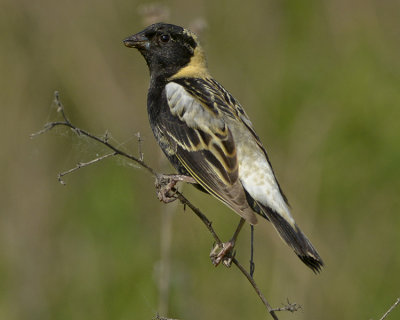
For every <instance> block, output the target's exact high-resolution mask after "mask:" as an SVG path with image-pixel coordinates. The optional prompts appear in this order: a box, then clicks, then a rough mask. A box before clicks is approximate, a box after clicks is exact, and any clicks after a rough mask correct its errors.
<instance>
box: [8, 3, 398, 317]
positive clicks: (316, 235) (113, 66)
mask: <svg viewBox="0 0 400 320" xmlns="http://www.w3.org/2000/svg"><path fill="white" fill-rule="evenodd" d="M145 4H146V3H144V2H135V1H122V0H116V1H92V0H88V1H76V0H73V1H63V2H62V1H61V2H60V1H49V0H41V1H26V0H2V1H1V3H0V8H1V10H0V34H1V46H0V72H1V77H0V86H1V90H0V104H1V111H2V117H1V118H2V125H1V129H0V130H1V144H2V156H1V158H0V161H1V166H0V176H1V184H0V186H1V189H0V210H1V211H0V214H1V216H0V218H1V219H0V319H8V320H15V319H40V320H45V319H74V320H79V319H99V320H101V319H151V318H152V317H153V316H154V315H155V313H156V312H157V311H158V310H159V307H158V306H159V294H158V286H159V282H158V275H159V270H160V256H161V254H160V242H161V234H162V232H163V231H162V227H161V224H162V221H164V220H165V219H164V215H165V214H166V213H165V211H166V208H165V206H164V205H162V204H159V203H158V201H157V199H156V197H155V193H154V184H153V180H152V178H150V176H149V175H148V174H146V173H145V172H144V171H143V170H140V169H137V168H135V167H132V166H131V165H130V163H128V162H126V161H125V160H117V159H107V160H105V161H104V162H102V163H100V164H97V165H93V166H91V167H89V168H84V169H82V170H80V171H78V172H76V173H75V174H73V175H71V176H68V177H66V179H65V180H66V182H67V186H66V187H64V186H62V185H60V184H59V183H58V182H57V179H56V176H57V173H58V172H60V171H63V170H66V169H69V168H71V167H73V166H75V164H76V163H77V162H79V161H87V160H90V159H92V158H94V157H96V154H103V153H104V152H105V150H104V148H102V147H100V146H98V145H96V144H95V143H93V142H91V141H88V140H87V139H83V138H79V137H77V136H76V135H75V134H74V133H73V132H71V131H70V130H67V129H60V130H55V131H52V132H50V133H47V134H45V135H43V136H39V137H37V138H35V139H33V140H31V139H29V134H30V133H32V132H35V131H37V130H39V129H40V128H41V127H42V125H43V124H44V123H45V122H46V121H51V120H55V119H57V117H58V116H57V114H56V111H55V108H54V106H53V107H52V106H51V102H52V94H53V91H54V90H59V91H60V94H61V99H62V100H63V102H64V104H65V105H66V111H67V113H68V115H69V116H70V118H71V119H72V120H73V121H74V123H76V124H77V125H78V126H80V127H83V128H85V129H88V130H90V131H91V132H93V133H96V134H99V135H100V134H103V133H104V132H105V131H106V130H109V131H110V132H111V134H112V136H113V140H112V141H113V142H114V143H116V144H122V146H123V147H124V148H126V150H128V151H130V152H132V153H136V152H137V145H136V138H135V133H136V132H138V131H140V132H141V134H142V136H143V137H144V144H143V150H144V155H145V160H146V161H148V163H149V164H151V165H152V166H153V167H155V168H156V169H158V170H160V171H164V172H169V171H171V168H170V167H169V166H168V165H167V164H166V163H165V162H164V161H163V160H162V156H161V154H160V152H159V151H158V148H157V146H156V144H155V142H154V141H153V137H152V134H151V131H150V130H149V126H148V123H147V114H146V107H145V105H146V90H147V87H148V71H147V67H146V65H145V62H144V60H143V59H142V57H141V56H140V55H139V54H138V53H137V52H136V51H135V50H129V49H127V48H125V47H124V46H123V45H122V42H121V41H122V39H123V38H124V37H126V36H128V35H130V34H132V33H135V32H137V31H139V30H141V29H142V27H143V5H145ZM164 5H165V6H166V7H167V8H168V11H169V16H170V18H169V19H167V20H168V21H167V22H172V23H175V24H180V25H185V26H188V25H190V24H191V23H193V21H195V20H196V19H198V18H201V19H203V20H204V21H205V22H206V23H207V28H206V29H205V30H204V31H203V32H202V39H203V43H204V46H205V49H206V52H207V55H208V60H209V66H210V69H211V72H212V74H213V75H214V76H215V78H216V79H217V80H219V81H220V82H221V83H223V85H224V86H225V87H226V88H227V89H229V90H230V91H231V92H232V93H233V94H234V96H235V97H237V98H238V99H239V100H240V101H241V103H242V105H243V106H244V107H245V108H246V110H247V112H248V114H249V116H250V118H251V119H252V120H253V123H254V126H255V127H256V129H257V131H258V134H259V135H260V137H261V139H262V141H263V142H264V144H265V145H266V147H267V149H268V150H269V153H270V157H271V161H272V163H273V165H274V168H275V171H276V173H277V175H278V178H279V179H280V182H281V185H282V187H283V189H284V190H285V192H286V194H287V196H288V198H289V200H290V202H291V204H292V208H293V214H294V216H295V217H296V219H297V221H298V223H299V225H300V226H301V227H302V229H303V230H304V232H305V233H306V234H307V235H309V237H310V239H311V240H312V241H313V243H314V244H315V246H316V247H317V248H318V250H319V252H320V254H321V256H322V257H323V258H324V260H325V262H326V268H325V269H324V270H323V271H322V273H321V275H319V276H315V275H313V274H312V273H311V272H310V271H309V270H308V269H307V268H306V267H305V266H304V265H303V264H302V263H301V262H300V261H299V260H298V259H297V258H296V257H295V255H294V254H293V253H292V252H291V250H290V249H288V248H287V247H286V246H285V245H284V244H283V243H282V242H281V241H280V239H279V238H278V236H277V234H276V233H275V231H274V230H273V229H272V228H271V226H270V225H269V224H267V223H264V222H263V223H261V224H260V225H259V226H258V227H257V228H256V243H255V246H256V247H255V250H256V251H255V254H256V274H255V278H256V281H257V282H258V284H259V286H260V288H261V290H262V291H263V292H264V293H265V295H266V296H267V298H268V299H269V301H270V302H271V304H273V305H274V306H280V304H281V303H283V302H285V301H286V298H289V300H290V301H295V302H297V303H299V304H301V305H302V306H303V309H302V310H301V311H300V312H297V313H296V314H295V315H292V314H280V319H294V318H295V319H370V318H374V319H377V318H378V316H380V315H382V314H383V312H384V311H385V310H386V309H387V308H388V306H389V305H390V304H391V303H392V302H393V301H394V300H395V298H396V297H397V296H398V295H399V287H400V279H399V273H398V271H399V269H400V232H399V231H400V214H399V209H400V208H399V191H400V165H399V164H400V125H399V119H400V89H399V88H400V59H399V57H400V41H399V30H400V20H399V18H398V17H399V12H400V2H399V1H395V0H389V1H378V0H370V1H351V2H349V1H336V0H326V1H306V2H304V1H264V0H258V1H257V0H254V1H236V0H233V1H223V2H215V1H201V0H200V1H196V2H190V1H173V2H170V3H168V4H167V3H165V4H164ZM140 7H142V9H140ZM184 192H185V194H186V195H187V196H188V197H189V198H190V199H191V200H192V201H193V202H194V203H195V204H196V205H198V206H200V208H201V209H202V210H204V212H206V213H207V215H208V217H209V218H210V219H211V220H212V221H213V222H214V226H215V228H216V229H217V230H219V232H220V233H221V234H222V235H223V236H224V238H225V239H228V237H229V236H230V235H231V233H232V232H233V229H234V228H235V225H236V223H237V221H238V218H237V217H236V216H235V215H234V214H233V213H232V212H230V210H228V209H227V208H225V207H224V206H223V205H222V204H220V203H219V202H218V201H217V200H215V199H213V198H211V197H207V196H206V195H203V194H200V193H199V192H198V191H196V190H195V189H194V188H191V187H189V186H188V187H185V188H184ZM172 206H174V205H172ZM171 228H172V229H171V230H172V240H171V243H170V246H171V253H170V265H169V266H170V282H171V283H170V295H169V302H168V306H169V312H168V315H169V316H170V317H173V318H179V319H260V318H265V317H266V315H265V310H264V307H263V306H262V304H261V302H260V301H259V300H258V298H257V296H256V295H255V294H254V292H253V291H252V288H251V287H250V285H249V284H248V282H247V281H246V280H245V279H244V278H243V277H242V276H241V275H240V273H239V272H238V271H237V270H236V269H235V268H232V269H230V270H227V269H226V268H224V267H219V268H217V269H214V267H212V265H211V263H210V261H209V259H208V253H209V250H210V248H211V245H212V240H211V238H210V236H209V234H208V233H207V231H206V229H205V228H204V226H203V225H201V223H200V222H199V221H198V219H197V218H196V217H195V216H194V215H193V214H191V213H190V212H189V211H186V212H184V211H183V208H182V207H181V206H177V207H176V210H175V212H174V213H173V214H172V226H171ZM237 252H238V253H237V257H238V259H239V260H240V261H242V262H243V263H244V264H247V261H248V259H249V228H248V227H246V228H245V229H244V232H243V234H241V236H240V241H239V244H238V248H237ZM399 312H400V311H399V310H395V311H394V312H393V316H392V319H396V317H398V314H399ZM164 315H165V314H164ZM165 316H166V315H165Z"/></svg>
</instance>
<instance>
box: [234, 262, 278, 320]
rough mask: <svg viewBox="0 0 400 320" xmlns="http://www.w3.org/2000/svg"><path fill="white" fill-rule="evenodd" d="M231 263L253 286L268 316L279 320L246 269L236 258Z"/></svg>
mask: <svg viewBox="0 0 400 320" xmlns="http://www.w3.org/2000/svg"><path fill="white" fill-rule="evenodd" d="M232 262H233V263H234V264H235V266H236V267H238V269H239V270H240V272H242V273H243V274H244V275H245V277H246V278H247V280H249V282H250V284H251V285H252V286H253V288H254V290H255V291H256V293H257V295H258V296H259V298H260V299H261V301H262V303H263V304H264V305H265V307H266V308H267V310H268V312H269V314H270V315H271V317H272V318H274V319H275V320H279V319H278V317H277V316H276V313H275V311H274V309H273V308H272V307H271V305H270V304H269V303H268V301H267V299H265V297H264V295H263V294H262V292H261V291H260V289H259V288H258V286H257V284H256V282H255V281H254V279H253V278H252V277H251V275H250V273H248V272H247V271H246V269H245V268H244V267H243V266H242V265H241V264H240V263H239V261H237V260H236V258H233V259H232Z"/></svg>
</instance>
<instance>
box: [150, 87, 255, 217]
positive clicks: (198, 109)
mask: <svg viewBox="0 0 400 320" xmlns="http://www.w3.org/2000/svg"><path fill="white" fill-rule="evenodd" d="M188 88H190V89H188ZM194 91H195V93H194ZM207 92H208V90H207V88H205V87H204V86H201V85H199V86H198V87H197V90H196V87H193V85H188V84H187V83H186V85H185V83H184V82H181V83H178V82H175V81H174V82H169V83H168V84H167V85H166V87H165V98H166V102H167V104H168V108H167V110H166V112H165V114H162V116H160V117H159V121H158V124H157V125H158V126H159V129H160V130H161V131H162V132H163V133H164V134H165V135H166V137H167V139H168V140H169V141H170V144H171V145H173V146H174V148H175V153H176V157H177V158H178V160H179V161H180V162H181V163H182V165H183V166H184V167H185V168H186V170H187V171H188V172H189V173H190V174H191V175H192V176H193V178H194V179H195V180H196V181H197V182H198V183H199V184H200V185H201V186H202V187H203V188H204V189H206V190H207V191H208V192H209V193H210V194H212V195H214V196H215V197H217V198H218V199H220V200H221V201H222V202H224V203H225V204H227V205H228V206H229V207H231V208H232V209H233V210H234V211H236V212H237V213H238V214H239V215H240V216H242V217H243V218H245V219H246V220H247V221H249V222H250V223H252V224H255V223H257V218H256V216H255V214H254V212H253V211H252V210H251V208H250V207H249V205H248V203H247V200H246V194H245V191H244V189H243V186H242V185H241V183H240V181H239V179H238V176H239V175H238V161H237V155H236V147H235V142H234V140H233V136H232V133H231V131H230V130H229V128H228V126H227V125H226V123H225V121H224V117H223V116H224V115H223V114H222V112H221V105H220V104H219V103H218V105H216V104H215V103H217V102H216V101H214V100H215V99H214V98H213V97H214V96H213V95H212V94H211V93H210V94H207ZM222 108H224V106H222Z"/></svg>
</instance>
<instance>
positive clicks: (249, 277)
mask: <svg viewBox="0 0 400 320" xmlns="http://www.w3.org/2000/svg"><path fill="white" fill-rule="evenodd" d="M54 103H55V105H56V106H57V111H58V112H60V114H61V116H62V118H63V121H55V122H49V123H46V124H45V126H44V128H43V129H42V130H40V131H38V132H36V133H34V134H32V135H31V137H32V138H33V137H36V136H38V135H41V134H43V133H46V132H48V131H50V130H51V129H53V128H55V127H57V126H66V127H69V128H71V129H72V130H73V131H74V132H75V133H76V134H78V135H83V136H86V137H88V138H90V139H93V140H95V141H97V142H99V143H101V144H103V145H105V146H106V147H108V148H109V149H111V150H112V151H113V152H111V153H108V154H105V155H103V156H100V157H98V158H96V159H94V160H91V161H89V162H86V163H78V164H77V166H76V167H74V168H72V169H70V170H67V171H64V172H62V173H60V174H59V175H58V180H59V181H60V183H62V184H65V182H64V181H63V180H62V177H64V176H65V175H67V174H70V173H73V172H75V171H77V170H78V169H80V168H83V167H86V166H88V165H91V164H93V163H96V162H99V161H101V160H104V159H105V158H108V157H111V156H116V155H120V156H123V157H125V158H128V159H130V160H132V161H134V162H136V163H137V164H139V165H140V166H141V167H143V168H144V169H146V170H147V171H148V172H149V173H150V174H151V175H152V176H153V177H155V178H157V177H158V176H160V174H158V173H157V172H156V171H155V170H154V169H153V168H151V167H150V166H149V165H147V164H146V163H145V162H144V160H143V153H142V150H141V145H140V144H141V141H142V140H141V137H140V134H138V135H137V137H138V143H139V150H138V151H139V158H138V157H135V156H132V155H131V154H128V153H126V152H124V151H122V150H120V149H118V148H117V147H115V146H113V145H112V144H110V143H109V141H108V140H109V134H108V133H106V134H105V136H104V137H98V136H95V135H93V134H91V133H90V132H88V131H85V130H83V129H80V128H78V127H76V126H75V125H74V124H72V122H71V121H70V120H69V118H68V117H67V116H66V114H65V109H64V106H63V104H62V102H61V100H60V97H59V94H58V92H57V91H56V92H55V93H54ZM175 197H176V198H177V199H178V200H179V201H180V203H182V204H183V205H184V206H185V207H186V206H187V207H189V208H190V209H191V210H192V211H193V212H194V213H195V214H196V215H197V216H198V217H199V218H200V220H201V221H202V222H203V223H204V225H205V226H206V227H207V229H208V231H209V232H210V233H211V235H212V237H213V238H214V241H215V242H216V243H217V244H222V241H221V239H220V238H219V236H218V235H217V233H216V232H215V230H214V228H213V227H212V223H211V221H210V220H208V218H207V217H206V216H205V215H204V214H203V213H202V212H201V211H200V210H199V209H198V208H197V207H195V206H194V205H193V204H192V203H191V202H190V201H189V200H188V199H187V198H186V197H185V196H184V195H183V194H182V193H180V192H179V191H177V192H176V193H175ZM232 262H233V263H234V264H235V266H236V267H237V268H238V269H239V270H240V271H241V272H242V274H243V275H244V276H245V277H246V278H247V280H248V281H249V282H250V284H251V285H252V287H253V288H254V290H255V291H256V293H257V295H258V296H259V298H260V299H261V301H262V302H263V304H264V305H265V307H266V308H267V310H268V312H269V314H270V315H271V317H272V318H273V319H275V320H277V319H278V317H277V316H276V313H275V311H291V312H293V311H295V310H289V309H288V308H278V309H273V308H272V307H271V306H270V304H269V303H268V301H267V300H266V299H265V297H264V295H263V294H262V292H261V291H260V289H259V288H258V286H257V284H256V282H255V281H254V279H253V277H252V275H250V274H249V273H248V272H247V271H246V269H245V268H244V267H243V266H242V265H241V264H240V263H239V261H238V260H237V259H236V258H234V257H233V259H232Z"/></svg>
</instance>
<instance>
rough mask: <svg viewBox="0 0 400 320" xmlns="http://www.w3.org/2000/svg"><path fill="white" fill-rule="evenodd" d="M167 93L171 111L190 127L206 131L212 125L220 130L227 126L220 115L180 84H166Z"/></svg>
mask: <svg viewBox="0 0 400 320" xmlns="http://www.w3.org/2000/svg"><path fill="white" fill-rule="evenodd" d="M165 93H166V95H167V100H168V105H169V107H170V110H171V113H172V114H173V115H174V116H177V117H178V118H179V119H180V120H182V121H184V122H185V123H186V124H187V125H188V126H189V127H191V128H194V129H201V130H203V131H205V132H210V127H211V128H213V129H217V128H218V129H220V130H222V129H223V128H224V127H225V122H224V120H223V119H222V118H221V117H220V116H219V115H215V114H214V113H212V112H211V111H210V110H208V108H206V107H205V106H204V105H202V104H201V102H199V101H198V100H197V99H195V98H194V97H193V96H192V95H191V94H189V93H188V92H187V91H186V90H185V88H184V87H183V86H181V85H180V84H177V83H175V82H170V83H168V84H167V85H166V86H165Z"/></svg>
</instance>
